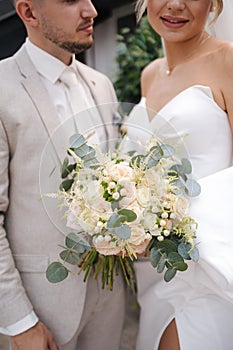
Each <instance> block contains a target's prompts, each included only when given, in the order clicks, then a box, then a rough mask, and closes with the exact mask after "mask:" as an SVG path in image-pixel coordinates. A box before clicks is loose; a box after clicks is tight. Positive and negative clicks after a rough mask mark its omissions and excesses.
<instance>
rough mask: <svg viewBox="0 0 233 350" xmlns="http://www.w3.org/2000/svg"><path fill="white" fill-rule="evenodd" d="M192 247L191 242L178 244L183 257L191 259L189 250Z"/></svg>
mask: <svg viewBox="0 0 233 350" xmlns="http://www.w3.org/2000/svg"><path fill="white" fill-rule="evenodd" d="M190 248H191V245H190V244H185V243H184V242H181V243H180V244H179V245H178V253H179V254H180V255H181V256H182V258H183V259H186V260H190V259H191V258H190V255H189V250H190Z"/></svg>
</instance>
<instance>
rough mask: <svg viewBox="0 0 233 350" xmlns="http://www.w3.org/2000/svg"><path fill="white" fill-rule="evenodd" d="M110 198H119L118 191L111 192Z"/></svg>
mask: <svg viewBox="0 0 233 350" xmlns="http://www.w3.org/2000/svg"><path fill="white" fill-rule="evenodd" d="M112 198H113V199H115V200H117V199H119V198H120V195H119V193H118V192H115V193H113V195H112Z"/></svg>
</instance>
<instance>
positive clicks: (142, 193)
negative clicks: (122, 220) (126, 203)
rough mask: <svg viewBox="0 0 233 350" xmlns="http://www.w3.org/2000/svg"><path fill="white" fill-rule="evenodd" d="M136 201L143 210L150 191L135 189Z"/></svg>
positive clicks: (144, 188)
mask: <svg viewBox="0 0 233 350" xmlns="http://www.w3.org/2000/svg"><path fill="white" fill-rule="evenodd" d="M137 201H138V203H139V205H141V206H142V207H144V208H146V207H147V206H148V204H149V202H150V189H149V188H148V187H142V186H141V187H138V188H137Z"/></svg>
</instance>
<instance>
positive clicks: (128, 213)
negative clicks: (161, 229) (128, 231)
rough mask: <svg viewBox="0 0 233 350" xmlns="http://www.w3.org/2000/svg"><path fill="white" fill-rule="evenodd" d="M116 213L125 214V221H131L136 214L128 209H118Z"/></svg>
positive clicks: (134, 218)
mask: <svg viewBox="0 0 233 350" xmlns="http://www.w3.org/2000/svg"><path fill="white" fill-rule="evenodd" d="M118 214H119V215H123V216H125V217H126V221H127V222H132V221H135V220H136V219H137V214H135V212H134V211H132V210H129V209H120V210H118Z"/></svg>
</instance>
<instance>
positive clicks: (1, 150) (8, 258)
mask: <svg viewBox="0 0 233 350" xmlns="http://www.w3.org/2000/svg"><path fill="white" fill-rule="evenodd" d="M9 162H10V152H9V146H8V140H7V134H6V131H5V129H4V126H3V124H2V122H1V120H0V315H1V316H0V327H2V328H6V327H8V326H9V325H11V324H14V323H16V322H18V321H20V320H21V319H23V318H25V317H26V316H27V315H29V314H30V313H31V312H32V305H31V303H30V301H29V299H28V297H27V295H26V292H25V290H24V288H23V285H22V282H21V279H20V276H19V273H18V271H17V269H16V268H15V264H14V259H13V256H12V253H11V249H10V246H9V242H8V240H7V233H6V230H5V218H6V215H7V209H8V205H9V195H8V193H9V191H8V189H9V182H10V178H9Z"/></svg>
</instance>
